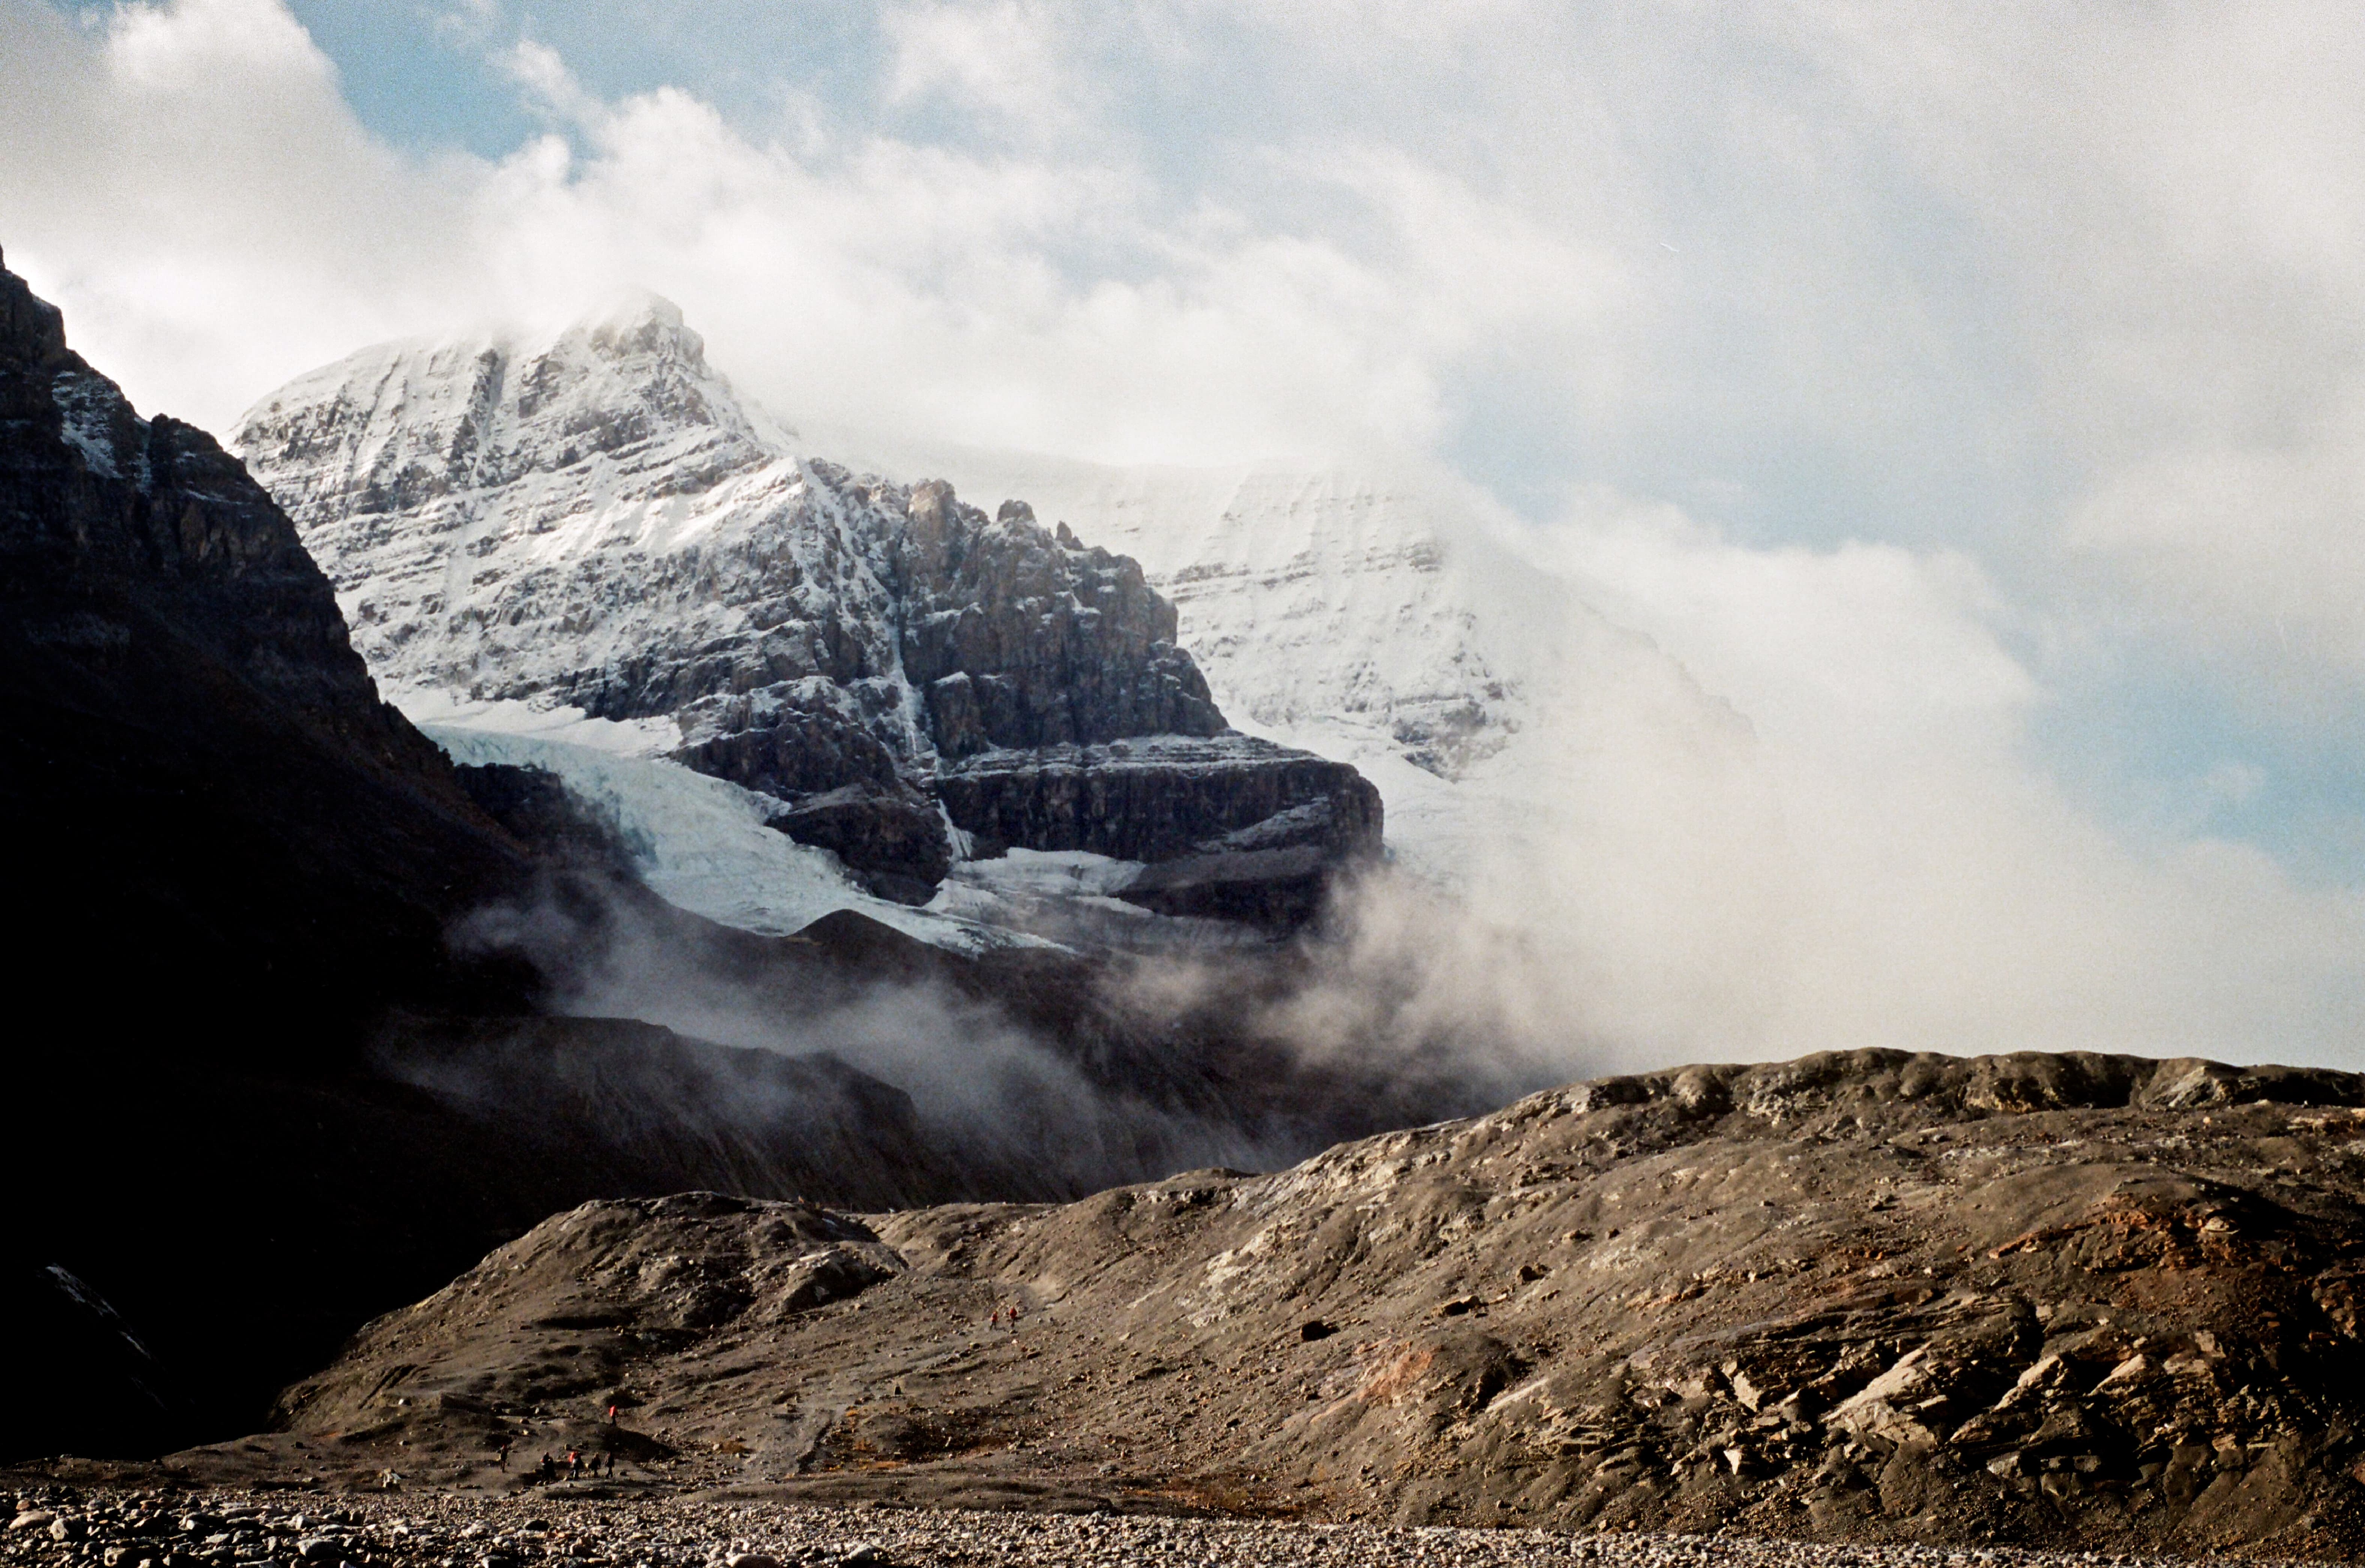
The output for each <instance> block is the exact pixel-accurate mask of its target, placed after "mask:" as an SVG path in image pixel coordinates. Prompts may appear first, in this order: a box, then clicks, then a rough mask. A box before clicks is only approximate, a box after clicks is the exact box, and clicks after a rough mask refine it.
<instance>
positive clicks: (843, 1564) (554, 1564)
mask: <svg viewBox="0 0 2365 1568" xmlns="http://www.w3.org/2000/svg"><path fill="white" fill-rule="evenodd" d="M17 1502H18V1508H19V1510H20V1511H18V1512H17V1514H16V1516H15V1518H14V1522H13V1523H11V1524H10V1525H9V1527H8V1528H7V1530H6V1534H5V1536H0V1562H10V1563H25V1564H35V1563H40V1564H50V1563H56V1564H81V1563H97V1564H101V1565H103V1568H140V1565H141V1564H143V1563H145V1564H150V1565H152V1568H263V1564H273V1565H275V1568H303V1565H308V1564H317V1565H320V1568H341V1565H350V1568H407V1565H410V1564H420V1565H432V1568H526V1565H528V1564H538V1565H544V1568H567V1565H570V1564H579V1565H581V1568H989V1565H991V1568H1090V1565H1098V1564H1107V1565H1109V1568H1120V1565H1122V1568H1134V1565H1137V1564H1160V1565H1168V1564H1171V1565H1173V1568H1556V1565H1560V1564H1567V1565H1569V1568H2049V1565H2052V1564H2063V1565H2065V1568H2150V1565H2152V1564H2155V1563H2157V1564H2160V1565H2161V1568H2167V1563H2168V1560H2165V1559H2158V1558H2144V1557H2127V1556H2111V1555H2101V1554H2096V1553H2091V1552H2088V1553H2082V1554H2053V1553H2045V1552H2031V1551H2013V1550H2010V1549H2001V1550H1998V1549H1981V1550H1965V1549H1948V1548H1933V1547H1911V1546H1885V1547H1860V1546H1843V1545H1829V1544H1810V1543H1802V1542H1796V1541H1771V1540H1752V1539H1748V1538H1744V1537H1738V1536H1722V1537H1683V1536H1664V1535H1646V1534H1614V1535H1577V1536H1570V1535H1561V1534H1553V1533H1551V1532H1547V1531H1541V1530H1524V1529H1497V1530H1487V1529H1452V1528H1443V1527H1384V1526H1361V1525H1325V1524H1302V1523H1286V1522H1280V1521H1272V1520H1263V1521H1242V1520H1205V1519H1179V1518H1122V1517H1115V1516H1108V1515H1099V1516H1094V1515H1040V1514H1013V1513H981V1512H970V1511H964V1510H918V1509H900V1508H898V1509H889V1508H876V1507H868V1506H865V1507H856V1508H834V1507H815V1506H799V1505H779V1504H773V1505H749V1504H745V1503H729V1502H700V1501H692V1500H683V1499H667V1500H663V1501H650V1500H642V1501H634V1502H620V1501H608V1500H580V1499H575V1498H566V1497H535V1498H528V1499H521V1500H496V1499H490V1498H484V1497H463V1496H455V1495H438V1496H395V1497H353V1498H340V1499H335V1500H333V1501H329V1502H325V1503H324V1502H322V1501H321V1500H319V1499H317V1498H307V1499H302V1500H300V1501H291V1500H290V1499H289V1498H288V1497H287V1496H286V1495H284V1494H281V1495H272V1494H261V1495H257V1494H252V1493H241V1492H202V1493H194V1494H182V1493H174V1492H164V1491H157V1490H140V1491H111V1490H110V1491H100V1492H95V1493H87V1494H85V1493H80V1492H73V1491H66V1490H62V1489H59V1488H46V1489H38V1490H34V1491H29V1492H27V1493H25V1494H23V1495H20V1496H19V1498H18V1499H17Z"/></svg>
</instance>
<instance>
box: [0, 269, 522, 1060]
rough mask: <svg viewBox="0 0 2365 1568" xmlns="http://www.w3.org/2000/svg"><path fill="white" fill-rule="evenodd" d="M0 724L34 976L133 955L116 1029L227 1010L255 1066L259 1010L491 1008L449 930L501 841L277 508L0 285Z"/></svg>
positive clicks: (515, 867) (503, 851) (44, 308)
mask: <svg viewBox="0 0 2365 1568" xmlns="http://www.w3.org/2000/svg"><path fill="white" fill-rule="evenodd" d="M0 708H5V715H6V722H5V723H0V801H6V805H7V807H8V811H9V818H10V820H11V821H12V822H15V823H18V824H19V826H20V834H19V839H18V845H17V849H16V850H15V851H13V852H12V853H13V854H14V855H15V856H16V857H17V858H16V861H15V866H14V870H13V873H12V882H13V886H14V888H15V890H16V894H17V904H18V908H19V910H20V912H28V913H29V912H33V911H39V919H38V920H35V921H33V922H32V923H31V924H32V925H33V926H34V929H33V930H32V931H30V932H28V934H27V939H28V941H29V942H30V943H31V944H32V950H31V952H30V953H28V954H21V955H20V956H21V957H25V958H28V960H29V961H28V970H27V972H28V973H37V972H38V973H47V974H50V975H51V976H52V977H58V978H62V977H64V976H67V975H73V974H79V973H84V972H86V971H88V970H89V969H91V968H92V966H94V965H95V964H96V963H98V962H99V961H100V960H101V958H102V957H103V956H105V955H108V954H113V955H116V956H117V958H118V959H119V960H122V961H126V962H129V961H130V954H131V953H134V952H136V953H137V955H138V958H137V960H136V965H135V966H134V967H136V969H138V970H139V971H140V975H141V980H140V983H139V984H137V985H135V986H130V987H123V986H121V985H119V984H116V985H110V986H109V987H108V988H107V991H106V995H107V1007H108V1010H109V1011H110V1013H111V1014H115V1015H118V1016H122V1017H127V1018H129V1017H140V1016H144V1015H146V1014H148V1013H149V1012H150V1011H151V1010H152V1011H153V1012H155V1013H156V1014H158V1015H159V1016H161V1017H163V1018H185V1017H188V1016H191V1015H204V1014H207V1011H208V1009H210V1008H213V1007H215V1006H219V1007H221V1008H224V1009H228V1010H234V1011H236V1012H238V1013H239V1014H241V1015H242V1016H243V1017H244V1018H245V1019H246V1020H247V1025H248V1029H247V1043H248V1044H249V1045H251V1046H252V1047H253V1048H254V1049H256V1050H263V1049H265V1048H266V1046H265V1043H266V1042H268V1041H270V1040H272V1039H273V1038H275V1025H274V1023H273V1019H275V1018H281V1017H284V1018H285V1019H286V1020H288V1021H293V1020H299V1019H300V1020H301V1021H302V1023H303V1025H304V1026H305V1027H308V1028H309V1029H312V1030H314V1031H319V1030H320V1029H322V1028H323V1027H324V1025H327V1024H328V1022H329V1021H330V1020H332V1019H337V1018H348V1017H352V1016H353V1015H354V1014H355V1012H356V1010H359V1011H360V1012H361V1013H363V1014H366V1013H367V1012H368V1011H369V1010H371V1009H373V1008H375V1007H378V1006H382V1005H384V1003H385V1001H386V999H387V998H388V997H390V996H393V995H398V994H399V995H408V996H409V997H412V998H414V999H417V1000H420V1001H421V1002H425V1001H428V1000H429V999H436V998H440V999H442V1000H443V1001H444V1002H456V1001H471V1002H477V1003H481V1002H484V1001H486V1000H487V997H486V996H485V995H482V994H478V993H477V992H475V991H470V990H469V987H470V986H471V985H472V984H474V983H475V982H473V981H470V980H467V979H466V978H465V976H462V975H460V974H459V973H458V972H457V971H456V970H455V969H454V966H453V965H452V964H451V963H450V961H449V959H448V958H447V956H446V955H445V953H444V951H443V924H444V923H445V922H446V921H447V920H449V919H450V918H451V917H452V916H453V915H454V914H456V913H459V912H460V911H462V910H464V909H465V908H466V907H467V906H468V904H469V903H470V902H472V901H473V900H474V899H476V898H478V897H482V896H486V895H487V894H488V892H489V891H490V890H495V889H498V888H501V887H505V886H510V885H514V882H515V880H516V879H518V878H519V877H520V876H521V874H522V873H523V870H524V868H525V865H526V856H525V854H524V853H523V851H522V849H521V846H519V845H517V844H516V843H515V842H514V841H513V840H510V839H509V838H507V837H506V836H505V835H504V834H502V833H501V831H500V830H499V828H498V827H497V826H495V824H494V823H491V822H490V821H489V820H488V819H487V818H485V817H484V816H483V815H481V814H480V813H479V812H476V809H475V808H474V807H473V806H472V805H471V804H470V803H469V801H467V799H466V797H465V795H464V794H463V793H462V791H461V790H459V788H458V786H457V784H456V782H455V780H454V778H453V777H452V773H451V769H450V767H449V765H448V764H447V763H446V762H445V761H444V759H443V755H442V754H441V753H440V752H439V751H438V750H437V749H436V748H435V747H434V746H433V745H432V744H430V743H429V742H428V741H427V740H426V739H425V738H424V737H423V736H421V735H420V734H419V733H418V732H417V731H416V730H414V729H413V728H412V727H411V726H410V725H409V722H406V721H405V720H404V719H403V718H402V716H401V715H400V714H399V713H398V712H397V711H394V710H393V709H392V708H390V707H388V706H387V705H386V704H385V703H383V702H381V701H380V700H378V696H377V692H376V690H375V687H374V685H373V683H372V681H371V678H370V675H369V672H368V670H367V668H366V667H365V666H364V663H363V661H362V659H361V657H360V656H359V655H357V654H356V653H355V652H354V651H353V647H352V646H351V644H349V642H348V640H347V637H346V633H345V627H344V622H343V619H342V616H341V615H340V614H339V613H338V608H337V604H336V600H335V599H334V597H333V595H332V594H331V589H330V585H329V583H328V581H327V579H326V578H325V577H322V575H321V574H320V572H319V568H318V567H316V566H314V565H313V563H312V561H311V559H310V558H309V556H308V555H307V554H306V553H305V550H304V547H303V544H302V543H301V542H300V541H299V540H298V539H297V533H296V530H295V528H294V526H293V525H292V524H291V523H290V522H289V521H288V520H287V518H286V515H285V514H284V513H283V512H282V511H281V510H279V508H278V507H277V506H276V505H275V504H274V503H273V501H272V499H271V498H270V496H269V495H268V494H266V493H265V492H264V491H263V488H262V487H261V486H259V485H257V484H256V483H254V481H252V479H250V478H249V477H248V476H247V475H246V473H245V471H244V470H243V469H242V468H241V466H240V465H239V463H238V461H237V460H236V459H235V458H232V457H230V456H229V455H227V454H224V453H223V452H222V451H221V449H220V448H219V447H218V446H217V445H215V443H214V442H213V441H212V439H211V438H210V437H208V436H207V435H206V434H205V433H204V432H202V431H196V430H194V429H192V428H190V427H189V426H187V425H185V424H181V423H179V422H178V421H176V420H170V419H166V418H163V417H158V418H155V419H151V420H143V419H140V417H139V416H138V415H137V414H135V413H134V412H133V410H132V409H131V407H130V405H129V403H127V402H126V401H125V400H124V398H123V396H122V394H121V393H120V392H119V391H118V389H117V388H116V386H115V385H114V383H112V382H110V381H108V380H107V379H106V377H104V376H102V375H98V374H97V373H96V372H95V371H94V370H92V369H91V367H90V366H89V365H88V364H85V363H84V361H83V360H82V358H81V357H80V356H79V355H77V354H75V353H73V351H72V350H70V349H69V348H68V347H67V346H66V342H65V334H64V328H63V324H62V320H61V319H60V317H59V314H58V312H57V311H56V309H55V308H52V307H50V306H49V305H46V304H44V303H43V302H41V301H40V300H39V299H37V298H35V297H33V295H32V294H31V292H30V291H29V290H28V288H27V287H26V286H25V285H24V283H23V282H22V280H20V279H18V278H17V277H16V276H15V275H13V274H6V273H0ZM127 942H128V943H129V945H130V946H129V949H128V950H127V947H126V944H127ZM480 978H481V977H480ZM498 989H499V986H498V984H496V990H498ZM511 1004H514V1002H513V1001H512V1002H511ZM121 1037H122V1039H123V1040H124V1042H125V1043H127V1044H129V1043H130V1042H132V1041H134V1040H138V1039H140V1032H139V1031H138V1030H137V1029H136V1028H135V1029H131V1030H129V1031H127V1032H126V1033H125V1034H124V1035H123V1036H121ZM153 1043H154V1044H156V1045H157V1046H159V1047H161V1046H162V1044H163V1041H162V1039H161V1038H160V1039H158V1040H156V1041H155V1042H153Z"/></svg>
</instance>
